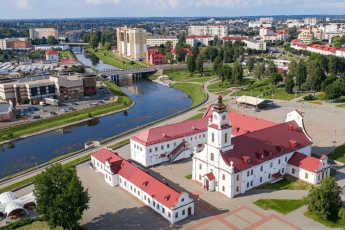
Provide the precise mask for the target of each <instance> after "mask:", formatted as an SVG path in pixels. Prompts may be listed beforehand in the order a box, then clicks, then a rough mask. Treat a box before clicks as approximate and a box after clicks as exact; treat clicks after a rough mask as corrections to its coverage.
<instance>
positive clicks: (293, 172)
mask: <svg viewBox="0 0 345 230" xmlns="http://www.w3.org/2000/svg"><path fill="white" fill-rule="evenodd" d="M210 112H212V118H211V117H210V118H209V122H208V125H207V142H205V143H204V144H203V147H202V150H199V149H197V148H195V150H194V153H193V170H192V179H193V180H195V181H196V182H197V183H200V184H201V185H202V186H203V187H204V188H205V189H207V190H209V191H217V192H219V193H221V194H222V195H225V196H227V197H229V198H233V197H235V196H237V195H240V194H243V193H245V192H247V191H249V190H251V189H253V188H256V187H259V186H261V185H263V184H265V183H275V182H277V181H279V180H281V179H283V175H289V176H293V177H296V178H298V179H300V180H303V181H306V182H308V183H310V184H314V185H315V184H318V183H320V182H321V181H322V179H323V178H325V177H327V176H330V167H329V166H328V164H327V157H326V156H325V155H323V156H322V157H321V158H320V159H317V158H314V157H312V156H311V147H312V139H311V138H310V137H309V135H308V134H307V132H306V130H305V128H304V122H303V115H302V114H301V113H300V112H299V111H297V110H295V111H292V112H290V113H288V114H287V118H286V121H285V123H282V124H277V125H274V126H271V127H268V128H264V129H261V130H258V131H256V132H248V133H245V134H243V135H240V136H236V137H233V136H232V132H233V131H234V130H236V129H235V128H236V127H235V128H234V126H233V125H232V122H233V121H234V120H232V119H231V120H228V119H227V115H228V113H229V112H228V111H227V110H226V106H225V105H224V104H223V103H222V97H221V96H220V97H219V98H218V103H216V104H215V105H213V106H212V111H210ZM230 113H232V112H230Z"/></svg>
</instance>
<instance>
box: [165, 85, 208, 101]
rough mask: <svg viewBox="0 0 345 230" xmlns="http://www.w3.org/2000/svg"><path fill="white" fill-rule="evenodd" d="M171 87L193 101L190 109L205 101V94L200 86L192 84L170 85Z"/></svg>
mask: <svg viewBox="0 0 345 230" xmlns="http://www.w3.org/2000/svg"><path fill="white" fill-rule="evenodd" d="M171 86H172V87H174V88H176V89H180V90H182V91H184V92H186V93H187V94H188V95H189V96H190V97H191V98H192V100H193V104H192V105H191V107H193V106H195V105H198V104H200V103H201V102H203V101H204V100H205V99H206V94H205V93H204V92H203V91H202V87H201V85H198V84H193V83H177V84H172V85H171Z"/></svg>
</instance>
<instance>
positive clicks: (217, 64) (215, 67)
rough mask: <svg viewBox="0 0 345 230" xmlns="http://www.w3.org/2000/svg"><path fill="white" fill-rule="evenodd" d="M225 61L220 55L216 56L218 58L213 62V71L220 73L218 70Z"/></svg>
mask: <svg viewBox="0 0 345 230" xmlns="http://www.w3.org/2000/svg"><path fill="white" fill-rule="evenodd" d="M222 66H223V62H222V60H220V57H216V59H215V60H214V62H213V72H214V73H218V70H219V69H220V68H222Z"/></svg>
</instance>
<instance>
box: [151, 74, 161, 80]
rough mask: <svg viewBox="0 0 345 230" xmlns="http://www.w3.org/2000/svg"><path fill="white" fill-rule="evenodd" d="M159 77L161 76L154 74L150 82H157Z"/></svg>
mask: <svg viewBox="0 0 345 230" xmlns="http://www.w3.org/2000/svg"><path fill="white" fill-rule="evenodd" d="M158 77H159V75H156V74H154V75H151V76H149V80H151V81H153V80H157V78H158Z"/></svg>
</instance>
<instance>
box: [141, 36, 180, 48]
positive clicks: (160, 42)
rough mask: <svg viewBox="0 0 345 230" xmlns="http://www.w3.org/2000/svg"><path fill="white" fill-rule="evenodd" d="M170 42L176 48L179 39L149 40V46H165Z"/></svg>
mask: <svg viewBox="0 0 345 230" xmlns="http://www.w3.org/2000/svg"><path fill="white" fill-rule="evenodd" d="M168 41H170V42H171V45H172V47H173V48H175V47H176V44H177V43H178V39H177V38H147V46H149V47H150V46H160V45H165V44H166V43H167V42H168Z"/></svg>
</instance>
